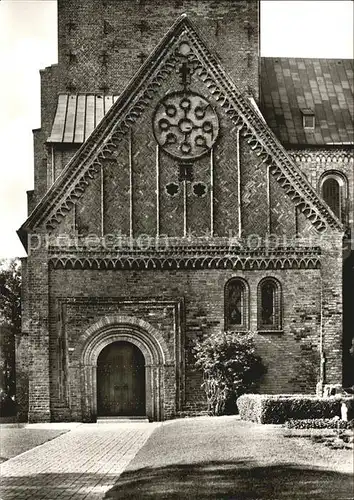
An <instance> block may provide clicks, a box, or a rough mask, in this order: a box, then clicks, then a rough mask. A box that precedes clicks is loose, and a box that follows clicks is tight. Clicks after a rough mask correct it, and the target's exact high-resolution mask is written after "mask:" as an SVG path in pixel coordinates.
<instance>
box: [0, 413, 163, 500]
mask: <svg viewBox="0 0 354 500" xmlns="http://www.w3.org/2000/svg"><path fill="white" fill-rule="evenodd" d="M159 425H160V424H159V423H140V422H139V423H137V422H133V423H114V424H113V423H108V424H81V425H79V426H77V427H75V428H74V429H72V430H71V431H70V432H67V433H66V434H62V435H61V436H59V437H57V438H55V439H53V440H52V441H49V442H47V443H44V444H42V445H40V446H38V447H36V448H33V449H32V450H29V451H26V452H25V453H22V454H21V455H18V456H17V457H14V458H11V459H10V460H8V461H7V462H4V463H3V464H1V466H0V476H1V480H0V499H1V500H15V499H16V500H25V499H28V500H44V499H46V500H52V499H53V500H54V499H62V500H64V499H82V500H83V499H85V500H93V499H94V500H99V499H102V498H103V497H104V494H105V492H106V491H107V490H108V489H110V488H111V487H112V486H113V484H114V482H115V481H116V480H117V477H118V476H119V475H120V474H121V473H122V472H123V470H124V469H125V467H126V466H127V465H128V464H129V462H130V461H131V460H132V458H133V457H134V456H135V454H136V453H137V452H138V451H139V449H140V448H141V447H142V446H143V444H144V443H145V442H146V441H147V439H148V438H149V436H150V435H151V434H152V432H153V431H154V430H155V429H156V427H158V426H159Z"/></svg>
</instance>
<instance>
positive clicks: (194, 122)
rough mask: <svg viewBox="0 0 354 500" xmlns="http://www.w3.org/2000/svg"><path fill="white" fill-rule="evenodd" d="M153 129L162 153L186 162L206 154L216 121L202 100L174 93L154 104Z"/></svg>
mask: <svg viewBox="0 0 354 500" xmlns="http://www.w3.org/2000/svg"><path fill="white" fill-rule="evenodd" d="M153 129H154V135H155V138H156V141H157V142H158V144H159V145H160V146H161V147H162V149H163V150H164V151H166V153H168V154H170V155H171V156H173V157H175V158H178V159H180V160H182V161H183V160H184V161H187V160H194V159H196V158H199V157H200V156H203V155H204V154H206V153H207V152H208V151H210V149H211V147H212V146H213V144H214V142H215V141H216V138H217V136H218V133H219V120H218V116H217V114H216V112H215V110H214V109H213V108H212V106H211V104H210V103H209V102H208V101H207V100H206V99H204V97H202V96H200V95H199V94H196V93H194V92H189V91H185V92H175V93H173V94H168V95H167V96H166V97H164V99H162V101H160V102H159V104H158V105H157V108H156V111H155V115H154V121H153Z"/></svg>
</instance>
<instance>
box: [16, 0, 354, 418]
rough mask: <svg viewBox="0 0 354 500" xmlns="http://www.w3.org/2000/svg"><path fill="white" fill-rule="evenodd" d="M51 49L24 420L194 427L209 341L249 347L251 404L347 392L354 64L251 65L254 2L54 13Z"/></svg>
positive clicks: (28, 313)
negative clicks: (254, 368)
mask: <svg viewBox="0 0 354 500" xmlns="http://www.w3.org/2000/svg"><path fill="white" fill-rule="evenodd" d="M58 41H59V43H58V52H59V54H58V64H55V65H53V66H50V67H48V68H46V69H44V70H42V71H41V90H42V93H41V111H42V123H41V128H40V129H38V130H35V131H34V159H35V171H34V179H35V183H34V190H33V191H30V192H28V219H27V220H26V222H25V223H24V224H23V225H22V227H21V228H20V229H19V231H18V234H19V237H20V238H21V240H22V242H23V244H24V246H25V247H26V249H27V252H28V257H27V258H26V259H23V280H24V287H23V288H24V292H23V332H22V336H21V339H20V340H19V342H18V348H17V401H18V405H19V413H20V416H21V418H23V419H29V421H32V422H35V421H58V420H78V421H85V422H92V421H95V420H96V419H97V417H99V416H108V415H147V416H148V417H149V419H150V420H164V419H168V418H174V417H176V416H179V415H181V414H186V413H187V414H188V413H193V412H198V411H201V410H204V409H205V399H204V395H203V391H202V389H201V382H202V377H201V374H200V372H199V371H198V370H197V369H196V367H195V360H194V356H193V344H194V341H195V340H196V339H198V338H202V337H205V336H208V335H209V334H210V333H212V332H220V334H222V331H224V330H231V331H235V332H239V333H242V332H247V331H250V332H252V333H253V334H254V337H255V341H256V345H257V350H258V352H259V353H260V355H261V356H262V358H263V361H264V363H265V365H266V366H267V373H266V375H265V376H264V378H263V380H262V383H261V386H260V390H261V391H262V392H266V393H293V392H295V393H296V392H297V393H299V392H301V393H315V392H316V391H317V392H319V393H320V392H321V391H322V389H323V386H324V385H325V384H336V383H339V384H342V383H343V384H344V385H351V384H354V380H353V375H352V373H351V371H350V359H349V349H350V346H351V341H352V340H351V339H352V336H353V335H352V332H351V330H352V329H353V324H354V321H353V317H352V316H350V314H352V313H351V310H352V309H353V307H352V306H353V304H350V293H349V292H350V289H351V288H352V287H353V285H354V273H353V266H354V264H353V251H352V249H351V246H350V234H353V199H354V193H353V190H354V173H353V170H354V169H353V156H352V149H351V148H352V145H353V116H352V113H353V88H352V81H353V64H352V61H348V60H326V59H296V58H295V59H286V58H260V54H259V52H260V49H259V2H257V1H233V0H219V1H218V2H212V1H210V0H188V1H187V0H181V1H171V2H165V1H163V0H145V1H143V0H141V1H132V0H122V1H119V2H117V1H115V0H99V1H98V0H85V1H83V0H58ZM343 272H344V279H343ZM343 282H344V287H343ZM343 325H344V326H343Z"/></svg>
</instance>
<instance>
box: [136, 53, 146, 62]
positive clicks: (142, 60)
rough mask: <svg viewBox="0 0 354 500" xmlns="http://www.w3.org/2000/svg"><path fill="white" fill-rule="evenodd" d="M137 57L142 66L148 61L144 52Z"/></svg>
mask: <svg viewBox="0 0 354 500" xmlns="http://www.w3.org/2000/svg"><path fill="white" fill-rule="evenodd" d="M137 57H138V59H139V61H140V64H143V62H144V61H145V59H146V54H144V52H140V53H139V54H138V56H137Z"/></svg>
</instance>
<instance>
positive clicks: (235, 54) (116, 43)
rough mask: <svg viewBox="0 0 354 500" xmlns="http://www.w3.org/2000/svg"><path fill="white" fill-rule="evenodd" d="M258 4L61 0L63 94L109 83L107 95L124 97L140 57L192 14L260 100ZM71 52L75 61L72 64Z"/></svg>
mask: <svg viewBox="0 0 354 500" xmlns="http://www.w3.org/2000/svg"><path fill="white" fill-rule="evenodd" d="M258 3H259V2H257V1H251V2H250V1H241V0H237V1H234V0H219V1H217V2H216V1H211V0H180V1H170V2H166V1H165V0H144V1H142V2H137V1H132V0H119V1H116V0H106V1H104V0H85V1H82V0H59V1H58V15H59V22H58V30H59V37H58V46H59V67H60V74H61V77H60V90H61V91H62V92H65V91H66V85H67V84H68V83H69V82H70V83H73V84H74V85H75V86H76V91H77V92H100V87H101V86H102V85H103V84H106V85H107V86H108V90H106V93H113V92H118V93H120V92H121V91H122V90H123V88H124V87H125V86H126V85H127V83H128V82H129V80H130V79H131V78H132V77H133V75H134V74H135V72H136V71H137V70H138V68H139V67H140V65H141V61H140V59H139V58H138V55H139V54H140V53H144V54H145V55H149V54H150V53H151V52H152V50H153V49H154V48H155V47H156V45H157V44H158V43H159V42H160V40H161V38H162V37H163V36H164V35H165V34H166V32H167V31H168V30H169V28H170V27H171V26H172V24H173V23H174V22H175V21H176V20H177V19H178V17H179V16H180V15H181V14H183V13H187V14H188V16H189V17H190V19H191V20H192V21H193V22H194V23H195V25H196V27H197V29H198V30H200V32H201V34H202V36H203V37H204V39H205V40H206V42H207V44H208V46H209V47H210V48H211V49H213V50H214V51H215V52H216V53H217V54H218V56H219V57H220V59H221V62H222V64H223V66H224V67H225V69H226V70H227V71H228V72H229V73H230V74H231V76H232V77H233V78H234V80H235V82H236V84H237V85H238V86H239V87H240V89H241V90H246V89H247V88H248V87H250V89H251V91H252V93H253V94H254V96H255V98H256V99H257V98H258V52H259V20H258V18H259V13H258V8H259V7H258ZM69 23H72V24H71V25H70V24H69ZM105 26H106V30H105ZM103 51H105V52H106V54H107V63H106V65H105V64H104V63H103V60H102V52H103ZM70 52H72V53H73V54H75V55H76V62H72V63H70V62H69V57H68V54H69V53H70Z"/></svg>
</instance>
